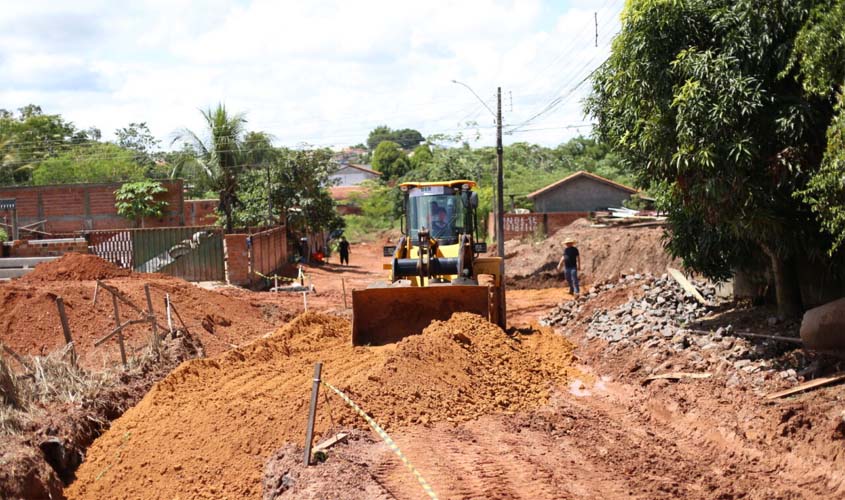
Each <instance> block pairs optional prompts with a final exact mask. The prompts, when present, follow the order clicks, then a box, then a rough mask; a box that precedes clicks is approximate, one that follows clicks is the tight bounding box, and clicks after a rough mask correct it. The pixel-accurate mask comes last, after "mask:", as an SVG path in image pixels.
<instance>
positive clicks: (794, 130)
mask: <svg viewBox="0 0 845 500" xmlns="http://www.w3.org/2000/svg"><path fill="white" fill-rule="evenodd" d="M814 3H816V2H813V1H811V0H803V1H802V0H796V1H792V2H755V1H751V0H738V1H734V0H688V1H684V2H666V1H657V0H641V1H632V2H629V3H628V4H627V6H626V9H625V11H624V13H623V22H622V30H621V32H620V34H619V35H618V36H617V38H616V39H615V40H614V43H613V48H612V52H611V56H610V58H609V59H608V60H607V62H606V63H604V64H603V65H602V66H601V68H600V69H599V70H598V71H597V72H596V75H595V77H594V79H593V94H592V96H591V98H590V99H589V100H588V110H589V112H590V113H591V114H592V115H593V116H594V117H595V118H597V119H598V122H599V125H598V127H597V132H598V135H599V138H600V139H601V140H603V141H604V142H606V143H607V144H610V145H611V146H612V147H613V148H614V149H615V151H616V152H617V153H618V154H619V159H620V161H621V163H622V165H623V167H624V168H625V169H627V170H630V171H631V172H633V173H634V175H635V177H636V181H637V183H638V185H640V186H642V187H646V188H649V189H651V190H652V191H653V192H654V193H655V194H657V195H658V196H657V198H658V202H659V203H660V205H661V208H662V209H664V210H666V211H667V212H668V216H669V223H670V228H671V231H670V233H669V236H670V237H669V240H668V250H669V251H670V252H671V253H672V254H674V255H676V256H678V257H681V258H682V259H683V261H684V263H685V264H686V265H687V266H689V267H691V268H693V269H695V270H698V271H700V272H703V273H704V274H706V275H708V276H711V277H715V278H725V277H727V276H728V275H730V273H731V271H732V269H733V268H747V267H750V266H752V265H754V264H755V263H756V261H757V260H758V256H759V255H765V256H766V257H767V261H768V264H769V267H770V268H771V270H772V271H773V274H774V277H775V285H776V290H777V299H778V308H779V313H780V315H782V316H787V317H795V316H797V315H798V314H800V311H801V298H800V289H799V280H798V275H797V268H798V265H799V263H800V262H801V261H803V260H806V259H813V260H816V261H820V259H821V256H822V254H823V252H821V251H820V250H821V249H823V248H825V247H826V246H827V245H828V244H829V241H824V238H823V237H822V236H823V235H822V233H821V232H820V227H819V225H818V223H817V221H816V220H815V219H814V218H813V217H812V214H811V212H810V210H809V207H808V206H807V205H806V204H805V203H802V202H800V201H798V200H796V199H795V198H794V196H793V193H794V192H795V191H797V190H801V189H803V188H804V187H805V186H806V185H807V182H808V180H809V179H810V178H811V177H812V175H813V174H814V173H815V172H816V171H818V168H819V164H820V159H821V157H822V153H823V151H824V148H825V137H824V131H825V129H827V126H828V124H829V123H830V119H831V116H832V102H830V101H829V100H827V99H818V98H809V97H808V96H806V95H804V94H803V93H802V89H801V85H800V84H799V83H798V80H797V78H796V71H794V70H789V69H788V66H789V64H790V53H791V47H792V45H793V43H794V41H795V38H796V35H797V34H798V31H799V30H800V28H801V27H802V25H803V24H804V22H805V21H806V20H807V18H808V15H809V12H810V8H811V7H812V6H813V5H814Z"/></svg>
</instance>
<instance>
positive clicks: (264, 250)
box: [249, 226, 287, 276]
mask: <svg viewBox="0 0 845 500" xmlns="http://www.w3.org/2000/svg"><path fill="white" fill-rule="evenodd" d="M249 246H250V254H249V255H250V269H251V271H252V273H257V274H259V275H265V276H267V275H271V274H274V273H276V271H278V270H279V269H281V267H282V266H283V265H284V264H285V262H286V261H287V238H286V229H285V226H280V227H276V228H273V229H268V230H266V231H261V232H259V233H255V234H252V235H250V238H249Z"/></svg>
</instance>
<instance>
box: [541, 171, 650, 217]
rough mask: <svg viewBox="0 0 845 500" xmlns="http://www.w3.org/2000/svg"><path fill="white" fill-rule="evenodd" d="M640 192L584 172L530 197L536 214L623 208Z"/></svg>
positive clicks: (576, 173) (579, 172) (564, 179)
mask: <svg viewBox="0 0 845 500" xmlns="http://www.w3.org/2000/svg"><path fill="white" fill-rule="evenodd" d="M637 192H638V191H637V190H636V189H634V188H632V187H628V186H624V185H622V184H619V183H616V182H613V181H612V180H610V179H605V178H604V177H601V176H599V175H596V174H591V173H590V172H585V171H583V170H581V171H578V172H575V173H574V174H572V175H570V176H568V177H565V178H563V179H561V180H559V181H557V182H555V183H553V184H549V185H548V186H546V187H544V188H542V189H538V190H537V191H534V192H533V193H531V194H529V195H528V198H529V199H531V200H533V202H534V211H535V212H545V213H548V212H593V211H596V210H607V209H608V208H610V207H621V206H622V202H624V201H625V200H627V199H628V198H630V197H631V195H632V194H635V193H637Z"/></svg>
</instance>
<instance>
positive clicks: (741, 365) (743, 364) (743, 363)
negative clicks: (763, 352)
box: [734, 359, 751, 370]
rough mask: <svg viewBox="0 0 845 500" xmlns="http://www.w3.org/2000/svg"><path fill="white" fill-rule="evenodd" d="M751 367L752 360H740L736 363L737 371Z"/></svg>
mask: <svg viewBox="0 0 845 500" xmlns="http://www.w3.org/2000/svg"><path fill="white" fill-rule="evenodd" d="M749 365H751V360H750V359H740V360H739V361H736V362H734V368H736V369H737V370H740V369H742V368H745V367H746V366H749Z"/></svg>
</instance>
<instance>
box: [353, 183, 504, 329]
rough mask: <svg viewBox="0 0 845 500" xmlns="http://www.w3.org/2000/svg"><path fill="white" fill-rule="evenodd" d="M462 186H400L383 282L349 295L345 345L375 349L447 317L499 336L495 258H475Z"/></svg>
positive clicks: (470, 211) (470, 200)
mask: <svg viewBox="0 0 845 500" xmlns="http://www.w3.org/2000/svg"><path fill="white" fill-rule="evenodd" d="M474 188H475V183H474V182H472V181H468V180H455V181H447V182H406V183H403V184H400V185H399V189H401V191H402V195H403V213H402V224H401V228H402V237H401V238H400V239H399V241H398V242H397V243H396V246H386V247H384V256H385V257H389V258H390V261H389V262H388V263H386V264H384V268H385V270H389V271H390V273H389V276H388V281H386V282H378V283H374V284H372V285H370V286H369V287H368V288H367V289H366V290H354V291H353V292H352V314H353V316H352V343H353V344H354V345H383V344H389V343H392V342H397V341H399V340H401V339H402V338H404V337H407V336H408V335H414V334H418V333H421V332H422V330H423V329H424V328H425V327H426V326H428V324H429V323H431V322H432V321H433V320H447V319H449V318H450V317H451V316H452V313H455V312H471V313H475V314H478V315H480V316H482V317H484V318H486V319H488V320H489V321H490V322H492V323H495V324H497V325H499V326H500V327H502V328H503V329H504V328H505V326H506V325H505V293H504V276H503V275H504V272H503V271H504V266H503V262H502V259H501V257H480V256H479V254H481V253H484V252H486V251H487V245H486V243H484V242H482V241H478V217H477V214H476V209H477V208H478V193H476V192H475V191H473V189H474Z"/></svg>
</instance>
